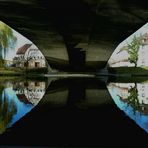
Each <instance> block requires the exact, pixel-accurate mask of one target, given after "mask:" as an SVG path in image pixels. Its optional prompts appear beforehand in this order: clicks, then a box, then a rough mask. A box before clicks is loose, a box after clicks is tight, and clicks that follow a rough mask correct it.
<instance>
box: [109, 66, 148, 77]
mask: <svg viewBox="0 0 148 148" xmlns="http://www.w3.org/2000/svg"><path fill="white" fill-rule="evenodd" d="M109 71H110V73H114V74H124V75H130V76H148V67H115V68H109Z"/></svg>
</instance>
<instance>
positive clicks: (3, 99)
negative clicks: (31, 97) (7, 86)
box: [0, 86, 17, 134]
mask: <svg viewBox="0 0 148 148" xmlns="http://www.w3.org/2000/svg"><path fill="white" fill-rule="evenodd" d="M16 112H17V109H16V105H15V102H14V100H13V99H11V100H9V98H8V96H7V95H6V92H5V90H4V87H3V86H0V134H2V133H3V132H4V131H5V130H6V128H7V126H8V125H9V123H10V122H11V121H12V117H13V115H14V114H16Z"/></svg>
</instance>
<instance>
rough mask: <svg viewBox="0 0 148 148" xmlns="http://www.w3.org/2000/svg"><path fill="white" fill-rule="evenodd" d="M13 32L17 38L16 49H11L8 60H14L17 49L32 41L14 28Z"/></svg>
mask: <svg viewBox="0 0 148 148" xmlns="http://www.w3.org/2000/svg"><path fill="white" fill-rule="evenodd" d="M12 30H13V29H12ZM13 34H14V36H15V37H16V38H17V42H16V46H15V50H9V52H8V54H7V57H6V60H12V59H13V58H14V56H15V55H16V52H17V49H18V48H20V47H21V46H23V45H24V44H26V43H27V44H28V43H32V42H31V41H30V40H28V39H27V38H26V37H24V36H23V35H21V34H20V33H18V32H17V31H15V30H13Z"/></svg>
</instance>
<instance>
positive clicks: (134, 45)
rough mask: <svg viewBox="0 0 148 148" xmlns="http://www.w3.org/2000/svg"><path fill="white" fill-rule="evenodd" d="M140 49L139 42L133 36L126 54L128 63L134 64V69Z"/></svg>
mask: <svg viewBox="0 0 148 148" xmlns="http://www.w3.org/2000/svg"><path fill="white" fill-rule="evenodd" d="M139 48H140V42H139V40H138V39H137V38H136V37H135V36H134V38H133V40H132V42H131V43H130V44H128V50H127V52H128V54H129V58H128V59H129V61H130V63H134V64H135V67H137V61H138V51H139Z"/></svg>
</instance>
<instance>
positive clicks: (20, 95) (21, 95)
mask: <svg viewBox="0 0 148 148" xmlns="http://www.w3.org/2000/svg"><path fill="white" fill-rule="evenodd" d="M17 97H18V99H19V100H20V101H21V102H23V103H25V104H32V103H31V102H29V100H28V99H27V97H26V96H25V95H24V94H17Z"/></svg>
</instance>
